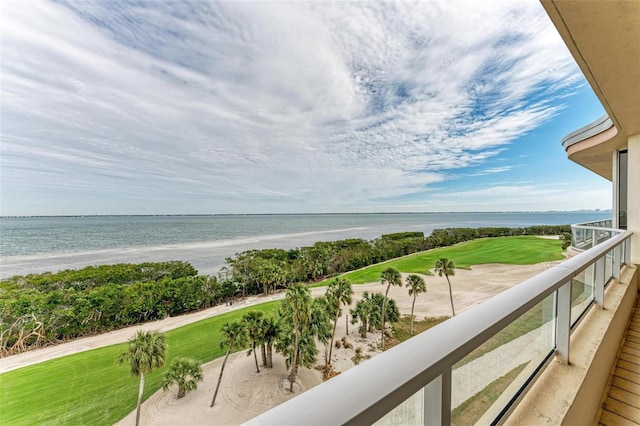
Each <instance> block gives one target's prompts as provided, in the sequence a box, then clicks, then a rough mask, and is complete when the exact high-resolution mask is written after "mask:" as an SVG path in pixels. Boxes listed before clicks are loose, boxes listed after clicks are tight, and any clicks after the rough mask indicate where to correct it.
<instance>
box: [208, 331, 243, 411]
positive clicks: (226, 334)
mask: <svg viewBox="0 0 640 426" xmlns="http://www.w3.org/2000/svg"><path fill="white" fill-rule="evenodd" d="M220 332H221V333H222V337H223V339H222V341H221V342H220V347H221V348H224V347H225V346H226V347H227V354H226V355H225V356H224V361H222V367H220V376H219V377H218V384H217V385H216V390H215V392H214V393H213V399H212V400H211V405H210V407H213V404H215V403H216V397H217V396H218V390H219V389H220V382H221V381H222V373H224V366H225V365H226V364H227V359H228V358H229V354H230V353H231V352H232V351H233V348H236V347H240V346H244V345H246V344H247V331H246V330H245V327H244V324H243V323H242V322H241V321H233V322H226V323H224V325H223V326H222V329H221V330H220Z"/></svg>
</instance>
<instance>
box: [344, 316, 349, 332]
mask: <svg viewBox="0 0 640 426" xmlns="http://www.w3.org/2000/svg"><path fill="white" fill-rule="evenodd" d="M344 319H345V320H346V322H345V324H346V326H347V336H348V335H349V314H347V315H345V317H344Z"/></svg>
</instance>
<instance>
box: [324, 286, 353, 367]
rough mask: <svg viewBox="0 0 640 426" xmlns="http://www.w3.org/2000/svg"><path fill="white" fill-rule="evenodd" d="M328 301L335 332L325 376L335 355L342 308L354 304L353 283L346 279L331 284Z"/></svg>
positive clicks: (333, 332)
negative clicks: (334, 342) (335, 342)
mask: <svg viewBox="0 0 640 426" xmlns="http://www.w3.org/2000/svg"><path fill="white" fill-rule="evenodd" d="M325 296H326V298H327V301H328V302H329V309H330V311H329V313H330V315H331V316H332V317H333V318H332V319H333V330H332V332H331V342H330V343H329V347H328V351H329V354H328V356H327V357H326V359H325V366H324V375H325V376H328V375H329V373H330V371H331V369H332V367H331V356H332V354H333V341H334V339H335V337H336V328H337V326H338V319H339V318H340V315H342V309H341V306H342V305H345V306H349V305H350V304H351V302H352V296H353V289H352V288H351V283H350V282H349V280H347V279H345V278H336V279H334V280H331V281H330V282H329V285H328V286H327V292H326V294H325Z"/></svg>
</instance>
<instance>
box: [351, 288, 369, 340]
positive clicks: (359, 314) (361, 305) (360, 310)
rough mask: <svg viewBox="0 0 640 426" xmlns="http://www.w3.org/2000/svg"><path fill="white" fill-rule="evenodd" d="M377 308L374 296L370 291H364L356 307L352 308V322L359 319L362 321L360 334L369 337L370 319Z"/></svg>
mask: <svg viewBox="0 0 640 426" xmlns="http://www.w3.org/2000/svg"><path fill="white" fill-rule="evenodd" d="M374 309H375V304H374V302H373V298H372V297H371V296H370V295H369V293H368V292H366V291H365V292H364V293H363V295H362V299H360V300H359V301H358V303H356V307H355V308H354V309H352V310H351V323H352V324H355V323H356V322H357V321H358V320H360V322H361V323H362V326H361V327H360V335H361V336H362V337H363V338H365V339H366V338H367V330H368V329H369V321H370V319H371V315H372V314H373V311H374Z"/></svg>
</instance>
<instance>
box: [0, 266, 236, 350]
mask: <svg viewBox="0 0 640 426" xmlns="http://www.w3.org/2000/svg"><path fill="white" fill-rule="evenodd" d="M196 274H197V271H196V270H195V269H194V268H193V266H191V265H190V264H189V263H186V262H178V261H173V262H162V263H143V264H138V265H131V264H119V265H104V266H97V267H94V266H91V267H87V268H84V269H80V270H76V271H74V270H66V271H62V272H58V273H55V274H52V273H45V274H34V275H27V276H17V277H13V278H10V279H7V280H3V281H0V343H1V347H0V350H1V351H2V355H8V354H11V353H16V352H21V351H23V350H26V349H28V348H30V347H32V346H39V345H44V344H48V343H52V342H57V341H61V340H66V339H71V338H75V337H79V336H85V335H89V334H94V333H102V332H105V331H108V330H112V329H116V328H121V327H124V326H127V325H132V324H137V323H140V322H145V321H151V320H156V319H161V318H165V317H167V316H171V315H178V314H181V313H185V312H190V311H194V310H198V309H202V308H206V307H209V306H214V305H216V304H218V303H220V302H221V300H222V299H223V298H224V297H225V288H224V286H221V285H220V284H219V283H218V280H217V279H216V278H215V277H206V276H197V275H196Z"/></svg>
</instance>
